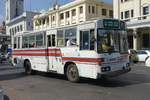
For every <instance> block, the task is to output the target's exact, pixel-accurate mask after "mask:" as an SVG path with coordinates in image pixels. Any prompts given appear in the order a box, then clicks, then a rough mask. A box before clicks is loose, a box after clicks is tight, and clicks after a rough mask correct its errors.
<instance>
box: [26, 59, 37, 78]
mask: <svg viewBox="0 0 150 100" xmlns="http://www.w3.org/2000/svg"><path fill="white" fill-rule="evenodd" d="M24 69H25V73H26V74H27V75H33V74H35V71H34V70H32V67H31V62H30V60H29V59H25V60H24Z"/></svg>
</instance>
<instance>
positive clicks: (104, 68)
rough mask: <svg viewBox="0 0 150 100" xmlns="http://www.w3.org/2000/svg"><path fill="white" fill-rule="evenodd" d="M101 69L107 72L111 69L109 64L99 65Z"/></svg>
mask: <svg viewBox="0 0 150 100" xmlns="http://www.w3.org/2000/svg"><path fill="white" fill-rule="evenodd" d="M101 71H102V72H109V71H111V67H110V66H107V67H101Z"/></svg>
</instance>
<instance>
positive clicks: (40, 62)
mask: <svg viewBox="0 0 150 100" xmlns="http://www.w3.org/2000/svg"><path fill="white" fill-rule="evenodd" d="M29 58H30V62H31V67H32V69H33V70H37V71H42V72H47V71H48V69H47V66H48V64H47V57H44V56H42V57H40V56H33V57H29Z"/></svg>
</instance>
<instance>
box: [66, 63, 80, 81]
mask: <svg viewBox="0 0 150 100" xmlns="http://www.w3.org/2000/svg"><path fill="white" fill-rule="evenodd" d="M66 75H67V78H68V80H69V81H71V82H79V72H78V69H77V67H76V65H75V64H70V65H68V67H67V72H66Z"/></svg>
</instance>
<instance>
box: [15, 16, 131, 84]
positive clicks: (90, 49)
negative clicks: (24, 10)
mask: <svg viewBox="0 0 150 100" xmlns="http://www.w3.org/2000/svg"><path fill="white" fill-rule="evenodd" d="M125 29H126V25H125V23H124V22H122V21H119V20H115V19H100V20H94V21H88V22H83V23H82V24H78V25H71V26H66V27H59V28H51V29H49V30H43V31H36V32H35V31H33V32H28V33H21V34H18V35H15V36H14V38H13V41H12V42H13V43H12V44H13V63H14V65H15V66H18V67H24V68H25V72H26V73H27V74H34V73H35V72H36V71H41V72H52V73H58V74H64V75H66V76H67V78H68V80H69V81H71V82H77V81H79V79H80V77H84V78H92V79H98V78H101V77H113V76H118V75H120V74H123V73H127V72H129V71H130V70H131V68H130V64H129V56H128V43H127V33H126V30H125Z"/></svg>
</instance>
